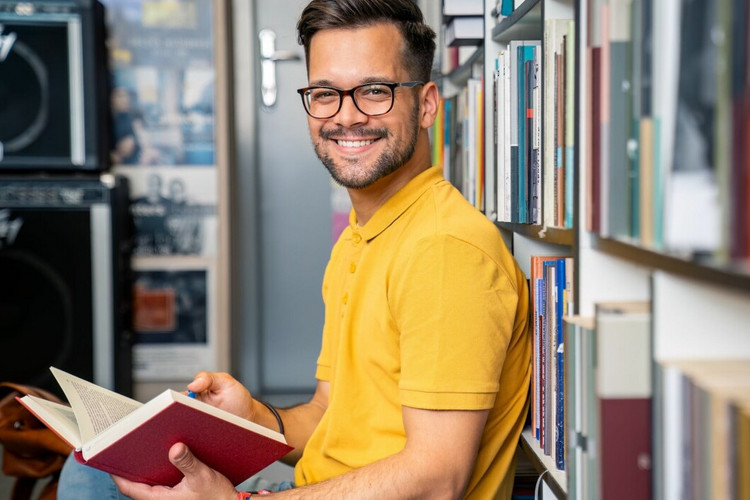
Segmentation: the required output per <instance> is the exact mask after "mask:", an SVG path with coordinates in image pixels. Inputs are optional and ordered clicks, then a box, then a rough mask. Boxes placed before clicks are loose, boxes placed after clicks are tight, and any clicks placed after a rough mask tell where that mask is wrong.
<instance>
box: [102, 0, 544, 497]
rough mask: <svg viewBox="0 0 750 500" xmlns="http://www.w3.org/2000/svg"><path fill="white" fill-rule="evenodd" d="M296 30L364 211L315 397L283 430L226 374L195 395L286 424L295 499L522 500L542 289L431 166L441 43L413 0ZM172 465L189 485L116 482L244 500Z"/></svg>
mask: <svg viewBox="0 0 750 500" xmlns="http://www.w3.org/2000/svg"><path fill="white" fill-rule="evenodd" d="M298 30H299V37H300V41H301V43H302V44H304V46H305V54H306V58H307V67H308V77H309V87H306V88H304V89H300V91H299V92H300V94H301V96H302V100H303V105H304V107H305V110H306V111H307V113H308V115H309V126H310V133H311V136H312V140H313V144H314V146H315V150H316V152H317V154H318V156H319V157H320V158H321V160H322V161H323V163H324V165H325V166H326V168H327V169H328V170H329V172H330V173H331V175H332V177H333V178H334V179H335V180H336V181H337V182H339V183H341V184H342V185H344V186H345V187H346V188H347V190H348V192H349V196H350V198H351V201H352V206H353V209H352V212H351V215H350V225H349V227H348V228H347V229H345V230H344V232H343V233H342V235H341V237H340V239H339V240H338V242H337V243H336V245H335V246H334V248H333V250H332V253H331V259H330V261H329V263H328V266H327V268H326V272H325V276H324V279H323V287H322V292H323V298H324V302H325V306H326V313H325V325H324V328H323V338H322V348H321V352H320V355H319V358H318V364H317V371H316V374H315V375H316V378H317V388H316V391H315V394H314V396H313V397H312V399H311V400H310V401H309V402H308V403H305V404H302V405H299V406H296V407H293V408H289V409H279V410H278V414H279V417H280V420H277V419H276V418H275V416H274V415H273V413H272V410H271V409H269V408H268V407H266V406H265V405H264V404H262V403H260V402H259V401H257V400H255V399H253V398H252V397H251V395H250V394H249V393H248V392H247V390H246V389H245V388H244V387H242V386H241V384H240V383H239V382H237V381H236V380H234V379H233V378H231V377H230V376H229V375H226V374H216V373H200V374H198V375H197V376H196V378H195V380H194V381H193V382H191V384H189V385H188V388H189V389H190V390H191V391H194V392H197V393H199V396H198V397H199V398H200V399H202V400H204V401H207V402H209V403H211V404H213V405H216V406H219V407H221V408H224V409H226V410H228V411H231V412H233V413H235V414H237V415H241V416H243V417H245V418H248V419H250V420H253V421H255V422H258V423H260V424H262V425H265V426H268V427H270V428H273V429H279V425H280V424H281V423H283V426H284V431H285V435H286V438H287V441H288V442H289V444H291V445H292V446H294V447H295V450H294V451H293V452H292V453H291V454H290V455H289V456H288V457H286V459H287V460H288V461H289V462H291V463H296V467H295V483H296V488H294V489H291V490H287V491H282V492H278V493H274V494H273V495H272V496H275V497H279V498H347V499H369V498H373V499H375V498H377V499H381V498H389V499H398V498H420V499H424V498H429V499H437V498H450V499H454V498H462V497H465V498H472V499H485V498H495V497H498V498H510V492H511V487H512V482H513V470H514V463H513V456H514V452H515V449H516V446H517V442H518V437H519V435H520V433H521V429H522V426H523V422H524V417H525V415H526V412H527V409H528V407H527V391H528V384H529V376H530V357H531V356H530V353H531V347H530V339H529V335H528V331H527V324H526V323H527V300H528V297H527V295H528V292H527V289H526V281H525V278H524V276H523V273H522V272H521V271H520V270H519V268H518V266H517V265H516V263H515V261H514V260H513V257H512V256H511V255H510V253H509V252H508V250H507V249H506V247H505V246H504V244H503V242H502V238H501V237H500V235H499V233H498V231H497V229H496V228H495V227H494V225H493V224H492V223H491V222H489V221H488V220H487V219H486V218H485V217H484V216H483V215H482V214H480V213H479V212H477V211H476V210H474V209H473V208H472V207H471V206H470V205H469V204H468V203H467V202H466V201H465V200H464V199H463V197H462V196H461V195H460V193H458V191H456V190H455V189H454V188H453V187H452V186H451V185H450V184H449V183H448V182H447V181H445V180H444V179H443V178H442V176H441V173H440V170H439V169H437V168H434V167H431V166H430V147H429V138H428V128H429V127H430V126H431V125H432V123H433V120H434V118H435V115H436V113H437V108H438V102H439V96H438V90H437V88H436V86H435V84H434V83H433V82H430V81H429V75H430V69H431V64H432V58H433V53H434V49H435V44H434V32H433V31H432V30H431V29H430V28H429V27H427V26H426V25H425V24H424V22H423V18H422V14H421V12H420V11H419V9H418V8H417V7H416V4H415V3H414V2H413V1H412V0H313V1H312V2H311V3H310V4H309V5H308V6H307V8H306V9H305V10H304V12H303V14H302V16H301V18H300V21H299V24H298ZM170 459H171V460H172V462H173V463H174V464H175V466H176V467H177V468H179V469H180V470H181V471H182V472H183V474H184V475H185V477H184V479H183V481H182V482H181V483H180V484H179V485H177V486H175V487H174V488H163V487H149V486H146V485H143V484H137V483H133V482H130V481H126V480H124V479H121V478H116V483H117V485H118V486H119V488H120V490H121V491H122V492H123V493H124V494H126V495H129V496H132V497H134V498H137V499H156V498H160V499H172V498H180V499H204V498H205V499H207V498H211V499H226V500H234V499H235V498H238V493H237V492H236V491H235V490H234V488H233V486H232V485H231V484H230V483H229V481H228V480H227V479H226V478H224V477H223V476H221V475H220V474H218V473H216V472H215V471H213V470H211V469H209V468H208V467H206V466H205V465H204V464H202V463H201V462H199V461H198V460H197V459H196V458H195V457H194V456H193V455H192V454H191V453H190V451H189V450H188V449H187V448H186V447H185V446H184V445H183V444H179V443H178V444H176V445H174V446H173V447H172V449H171V450H170ZM240 495H241V494H240ZM239 498H244V497H242V496H240V497H239Z"/></svg>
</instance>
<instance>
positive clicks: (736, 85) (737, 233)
mask: <svg viewBox="0 0 750 500" xmlns="http://www.w3.org/2000/svg"><path fill="white" fill-rule="evenodd" d="M748 10H750V9H748V7H747V2H746V1H745V0H732V48H731V54H732V69H731V74H732V158H731V166H732V167H731V174H730V175H731V182H730V189H731V210H730V224H731V228H730V245H731V247H730V252H731V256H732V257H733V258H737V259H742V258H746V257H748V256H750V248H748V236H749V235H748V223H750V220H749V217H750V213H748V212H749V211H748V207H747V200H748V195H750V193H748V118H749V117H750V116H749V115H748V109H749V106H748V105H749V104H750V93H749V92H748V84H749V83H750V78H748V63H747V57H748V39H749V37H748V31H747V29H748Z"/></svg>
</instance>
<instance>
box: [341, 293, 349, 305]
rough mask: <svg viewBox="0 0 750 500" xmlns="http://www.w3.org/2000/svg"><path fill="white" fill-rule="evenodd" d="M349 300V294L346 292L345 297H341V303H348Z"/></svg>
mask: <svg viewBox="0 0 750 500" xmlns="http://www.w3.org/2000/svg"><path fill="white" fill-rule="evenodd" d="M347 302H349V294H348V293H345V294H344V296H343V297H341V303H342V304H344V305H346V303H347Z"/></svg>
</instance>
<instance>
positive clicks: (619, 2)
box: [604, 0, 633, 238]
mask: <svg viewBox="0 0 750 500" xmlns="http://www.w3.org/2000/svg"><path fill="white" fill-rule="evenodd" d="M610 9H611V10H612V11H613V12H612V14H613V18H614V19H622V21H623V24H624V25H628V24H629V23H627V22H626V21H627V18H628V17H629V16H630V9H629V7H628V2H625V1H623V0H616V1H612V2H610ZM604 43H607V41H604ZM609 54H610V62H611V64H610V65H609V68H610V77H609V95H610V99H609V103H610V112H609V117H610V127H609V184H608V186H607V201H608V203H609V210H607V212H608V215H609V220H608V227H609V235H610V236H613V237H616V238H617V237H627V236H630V227H629V220H630V214H631V210H630V204H629V199H630V195H629V192H630V189H631V182H630V165H629V159H628V156H629V155H628V141H629V140H630V136H631V133H630V132H631V128H632V121H631V120H632V115H633V108H632V98H633V93H632V85H631V82H630V78H631V76H632V74H631V67H632V66H631V55H632V50H631V43H630V33H629V32H628V31H627V30H626V29H622V27H621V26H619V24H617V23H611V25H610V39H609Z"/></svg>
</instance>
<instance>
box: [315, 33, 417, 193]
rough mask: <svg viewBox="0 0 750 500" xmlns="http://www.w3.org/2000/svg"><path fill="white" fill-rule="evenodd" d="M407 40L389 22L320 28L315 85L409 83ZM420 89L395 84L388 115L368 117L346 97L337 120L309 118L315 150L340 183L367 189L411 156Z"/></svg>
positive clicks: (415, 136)
mask: <svg viewBox="0 0 750 500" xmlns="http://www.w3.org/2000/svg"><path fill="white" fill-rule="evenodd" d="M402 40H403V39H402V37H401V34H400V33H399V31H398V29H397V28H396V27H394V26H392V25H390V24H376V25H374V26H370V27H365V28H357V29H335V30H323V31H320V32H318V33H316V34H315V35H314V36H313V38H312V40H311V43H310V51H309V59H310V60H309V80H310V85H311V86H315V85H321V86H330V87H336V88H339V89H349V88H352V87H355V86H357V85H361V84H363V83H367V82H374V81H380V82H393V83H398V82H406V81H409V80H411V78H410V77H409V74H408V72H407V71H406V69H405V68H403V59H402V57H401V47H402V44H403V41H402ZM419 89H421V87H416V88H415V89H409V88H405V87H401V88H396V89H395V100H394V104H393V109H391V111H390V112H388V113H386V114H385V115H381V116H367V115H366V114H364V113H362V112H361V111H359V110H358V109H357V108H356V107H355V106H354V103H353V102H352V99H351V97H350V96H346V97H344V101H343V103H342V105H341V109H340V110H339V112H338V113H337V114H336V115H335V116H333V117H332V118H328V119H325V120H320V119H316V118H311V117H308V123H309V126H310V135H311V136H312V141H313V146H314V147H315V152H316V153H317V155H318V157H319V158H320V159H321V161H322V162H323V164H324V165H325V167H326V168H327V169H328V171H329V172H330V173H331V176H332V177H333V179H334V180H335V181H336V182H338V183H339V184H341V185H343V186H345V187H347V188H354V189H361V188H365V187H368V186H370V185H372V184H373V183H374V182H376V181H377V180H379V179H381V178H383V177H385V176H387V175H388V174H391V173H393V172H394V171H396V170H397V169H398V168H399V167H400V166H401V165H403V164H404V163H406V162H407V161H408V160H409V159H410V158H411V156H412V154H413V153H414V148H415V145H416V142H417V137H418V132H419Z"/></svg>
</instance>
